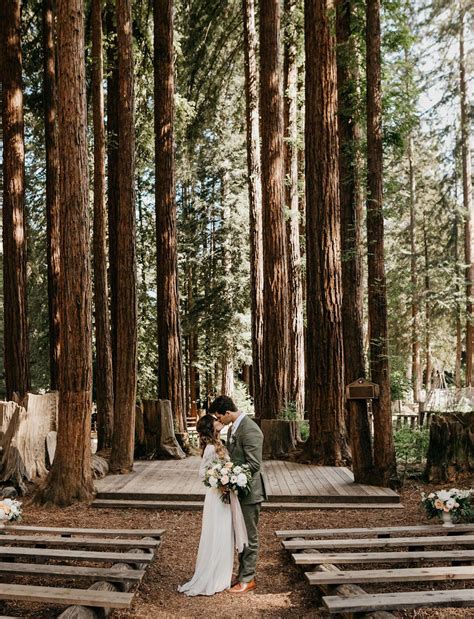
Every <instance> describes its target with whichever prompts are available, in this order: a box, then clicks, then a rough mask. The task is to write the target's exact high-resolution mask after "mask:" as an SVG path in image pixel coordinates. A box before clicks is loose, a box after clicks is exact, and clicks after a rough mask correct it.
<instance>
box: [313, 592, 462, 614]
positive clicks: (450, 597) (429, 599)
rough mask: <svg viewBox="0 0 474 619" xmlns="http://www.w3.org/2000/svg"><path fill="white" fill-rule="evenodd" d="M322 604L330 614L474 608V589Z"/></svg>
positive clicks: (385, 595)
mask: <svg viewBox="0 0 474 619" xmlns="http://www.w3.org/2000/svg"><path fill="white" fill-rule="evenodd" d="M323 604H324V606H325V607H326V608H327V609H328V611H329V612H330V613H331V614H334V613H363V612H368V611H374V610H379V611H380V610H400V609H407V608H423V607H424V608H428V607H458V606H474V589H452V590H450V591H403V592H399V593H374V594H366V595H357V596H354V597H352V596H339V595H338V596H325V597H323Z"/></svg>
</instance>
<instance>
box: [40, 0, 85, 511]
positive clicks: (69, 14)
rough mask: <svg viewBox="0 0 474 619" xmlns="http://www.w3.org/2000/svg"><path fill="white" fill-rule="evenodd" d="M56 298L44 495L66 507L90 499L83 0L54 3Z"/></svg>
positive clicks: (63, 0) (50, 500)
mask: <svg viewBox="0 0 474 619" xmlns="http://www.w3.org/2000/svg"><path fill="white" fill-rule="evenodd" d="M57 25H58V144H59V157H60V168H61V175H60V222H61V230H60V238H61V247H60V260H61V262H60V273H61V277H60V298H61V316H60V319H61V326H62V328H61V330H60V350H61V355H60V358H59V410H60V411H61V414H60V416H59V423H58V446H57V450H56V455H55V458H54V463H53V466H52V469H51V471H50V474H49V476H48V479H47V484H46V487H45V489H44V490H43V491H42V493H41V497H42V499H43V500H44V501H46V502H52V503H55V504H58V505H69V504H71V503H72V502H73V501H74V500H89V499H90V498H91V496H92V491H93V487H92V478H91V446H90V430H91V407H92V344H91V342H92V324H91V323H92V317H91V282H90V264H89V249H90V248H89V206H88V191H89V184H88V161H87V110H86V80H85V58H84V3H83V0H59V2H58V21H57Z"/></svg>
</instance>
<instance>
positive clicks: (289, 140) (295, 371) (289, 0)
mask: <svg viewBox="0 0 474 619" xmlns="http://www.w3.org/2000/svg"><path fill="white" fill-rule="evenodd" d="M284 7H285V8H284V10H285V14H286V20H287V21H286V24H287V28H286V33H285V45H284V62H283V75H284V86H283V92H284V93H285V94H284V105H283V122H284V135H285V138H286V142H285V179H286V191H285V197H286V200H285V202H286V209H287V212H288V213H289V216H288V219H287V223H286V233H287V250H288V296H289V325H290V328H289V359H288V365H289V394H288V397H289V400H290V401H291V402H294V403H295V404H296V410H297V411H298V413H299V414H300V415H301V416H302V415H303V413H304V379H305V365H304V330H303V287H302V280H301V253H300V221H299V215H300V214H299V205H298V65H297V51H298V50H297V44H296V35H297V33H296V25H295V21H296V17H295V12H296V8H297V4H296V0H285V5H284Z"/></svg>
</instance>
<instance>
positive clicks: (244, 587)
mask: <svg viewBox="0 0 474 619" xmlns="http://www.w3.org/2000/svg"><path fill="white" fill-rule="evenodd" d="M256 588H257V585H256V584H255V580H251V581H250V582H239V583H237V584H236V585H234V586H233V587H231V588H230V589H229V591H230V593H247V592H248V591H252V590H253V589H256Z"/></svg>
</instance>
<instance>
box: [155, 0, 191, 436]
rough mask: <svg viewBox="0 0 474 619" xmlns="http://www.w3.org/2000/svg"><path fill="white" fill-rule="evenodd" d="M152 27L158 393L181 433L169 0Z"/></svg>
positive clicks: (160, 1)
mask: <svg viewBox="0 0 474 619" xmlns="http://www.w3.org/2000/svg"><path fill="white" fill-rule="evenodd" d="M154 26H155V29H154V32H155V36H154V45H155V200H156V241H157V247H156V257H157V310H158V353H159V360H158V371H159V374H158V378H159V381H158V397H159V398H160V399H162V400H169V401H170V402H171V409H172V411H173V416H174V419H175V422H176V428H177V431H178V432H181V433H182V432H185V431H186V411H185V405H184V392H183V368H182V353H181V341H180V325H179V298H178V273H177V268H178V258H177V247H176V200H175V163H174V150H173V142H174V137H173V130H174V103H173V98H174V61H173V0H155V2H154Z"/></svg>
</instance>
